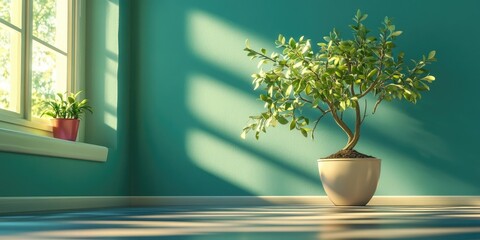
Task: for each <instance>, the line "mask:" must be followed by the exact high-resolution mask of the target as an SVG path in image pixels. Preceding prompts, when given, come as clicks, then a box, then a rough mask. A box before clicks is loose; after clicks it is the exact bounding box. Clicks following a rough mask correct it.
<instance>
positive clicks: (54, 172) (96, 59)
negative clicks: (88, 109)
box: [0, 0, 130, 196]
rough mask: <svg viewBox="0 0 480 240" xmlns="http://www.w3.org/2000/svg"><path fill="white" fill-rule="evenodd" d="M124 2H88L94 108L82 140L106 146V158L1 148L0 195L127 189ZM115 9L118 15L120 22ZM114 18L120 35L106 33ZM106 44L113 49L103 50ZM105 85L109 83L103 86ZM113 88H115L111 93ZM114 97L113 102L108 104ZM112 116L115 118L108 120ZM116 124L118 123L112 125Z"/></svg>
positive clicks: (86, 193) (119, 192) (113, 25)
mask: <svg viewBox="0 0 480 240" xmlns="http://www.w3.org/2000/svg"><path fill="white" fill-rule="evenodd" d="M119 3H121V4H119ZM125 4H128V1H115V0H105V1H98V0H95V1H88V2H87V16H86V19H87V38H86V56H87V57H86V64H85V68H86V74H85V77H86V85H87V88H88V89H89V90H88V91H87V97H88V98H89V99H90V100H91V102H92V104H93V105H94V108H95V113H94V115H91V116H88V118H87V125H88V126H89V127H88V129H87V135H86V140H87V142H90V143H95V144H100V145H103V146H106V147H108V148H109V155H108V160H107V162H106V163H97V162H91V161H81V160H71V159H60V158H50V157H41V156H32V155H23V154H14V153H4V152H0V173H1V174H0V196H109V195H121V196H123V195H128V182H129V178H128V172H127V169H128V161H127V160H128V154H129V153H128V146H127V145H128V128H127V121H128V108H129V107H128V91H127V87H128V84H127V82H128V81H127V79H128V78H129V75H130V72H129V68H128V65H129V64H128V59H129V56H128V53H129V51H128V46H129V38H128V34H127V32H126V30H128V24H126V23H127V22H128V12H127V11H125V10H126V6H125ZM119 5H120V6H119ZM107 12H108V14H106V13H107ZM119 15H121V16H122V18H120V22H119V20H118V16H119ZM107 24H108V25H107ZM118 24H120V26H123V28H122V27H121V28H120V33H119V36H106V35H107V33H111V32H112V31H115V29H118ZM106 40H108V41H109V42H108V43H109V46H106V43H107V41H106ZM117 42H118V45H119V46H120V47H117ZM124 46H125V47H124ZM107 47H108V48H111V49H110V50H109V51H107V50H106V49H107ZM119 52H121V53H120V54H119ZM118 66H127V67H119V68H118V71H117V69H116V67H118ZM107 81H108V84H107ZM105 86H108V87H110V88H109V89H104V87H105ZM114 87H115V88H114ZM106 90H108V94H107V95H105V94H104V93H105V91H106ZM112 93H115V94H113V96H112ZM106 96H108V98H107V97H106ZM115 96H116V97H115ZM116 98H118V100H117V99H116ZM112 102H114V103H116V106H112V104H111V103H112ZM105 113H108V114H109V115H106V114H105ZM105 118H107V120H108V121H106V120H105ZM115 118H116V119H118V121H116V124H114V122H115V121H114V120H112V119H115ZM114 125H116V129H112V127H111V126H114Z"/></svg>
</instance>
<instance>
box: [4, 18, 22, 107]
mask: <svg viewBox="0 0 480 240" xmlns="http://www.w3.org/2000/svg"><path fill="white" fill-rule="evenodd" d="M21 45H22V44H21V33H19V32H17V31H16V30H13V29H11V28H9V27H8V26H5V25H4V24H2V23H1V22H0V109H4V110H9V111H12V112H17V113H20V83H21V53H22V52H21Z"/></svg>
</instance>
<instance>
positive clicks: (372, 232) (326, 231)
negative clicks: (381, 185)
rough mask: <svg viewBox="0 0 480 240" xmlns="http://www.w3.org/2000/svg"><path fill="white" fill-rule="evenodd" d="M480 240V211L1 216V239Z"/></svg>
mask: <svg viewBox="0 0 480 240" xmlns="http://www.w3.org/2000/svg"><path fill="white" fill-rule="evenodd" d="M68 238H77V239H78V238H81V239H85V238H87V239H88V238H91V239H144V238H150V239H191V240H194V239H195V240H200V239H201V240H204V239H205V240H207V239H209V240H210V239H227V240H228V239H233V240H236V239H238V240H249V239H480V207H460V206H459V207H419V206H415V207H404V206H402V207H371V206H370V207H326V206H305V205H302V206H291V205H285V206H264V207H260V206H258V207H252V206H249V207H163V208H117V209H102V210H90V211H75V212H64V213H44V214H28V215H27V214H23V215H15V216H0V239H68Z"/></svg>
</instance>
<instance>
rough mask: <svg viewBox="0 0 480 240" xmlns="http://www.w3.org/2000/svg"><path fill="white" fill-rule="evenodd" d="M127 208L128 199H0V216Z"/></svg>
mask: <svg viewBox="0 0 480 240" xmlns="http://www.w3.org/2000/svg"><path fill="white" fill-rule="evenodd" d="M126 206H129V197H120V196H119V197H116V196H115V197H98V196H93V197H0V214H5V213H20V212H39V211H58V210H75V209H89V208H108V207H126Z"/></svg>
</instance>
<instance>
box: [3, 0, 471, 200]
mask: <svg viewBox="0 0 480 240" xmlns="http://www.w3.org/2000/svg"><path fill="white" fill-rule="evenodd" d="M384 5H385V3H384V1H381V0H371V1H363V2H360V1H354V0H349V1H347V0H342V1H313V0H309V1H303V2H302V3H293V2H292V1H286V0H278V1H275V3H273V2H270V1H254V0H245V1H236V2H233V1H222V0H204V1H195V0H184V1H174V0H136V1H128V0H102V1H99V0H90V1H88V2H87V16H86V18H87V39H86V46H85V49H86V70H87V71H86V75H85V78H86V82H87V86H86V87H87V89H88V91H87V97H88V98H89V99H90V100H91V102H92V104H93V105H94V107H95V109H96V111H95V114H94V115H92V116H89V117H88V118H87V125H88V129H87V135H86V140H87V141H88V142H90V143H95V144H100V145H104V146H107V147H109V157H108V161H107V162H106V163H95V162H89V161H79V160H69V159H57V158H48V157H40V156H32V155H21V154H13V153H3V152H2V153H0V169H1V170H0V172H1V174H0V196H82V195H84V196H91V195H129V194H131V195H158V196H171V195H178V196H182V195H205V196H209V195H323V194H324V193H323V190H322V188H321V185H320V181H319V180H318V173H317V168H316V161H315V160H316V159H317V158H319V157H322V156H325V155H328V154H330V153H332V152H335V151H336V150H338V149H339V148H340V147H342V146H343V144H344V141H345V139H344V136H343V133H341V132H340V131H339V130H338V129H337V127H336V126H335V124H334V123H333V122H332V121H331V120H330V119H326V120H325V121H323V122H322V124H321V126H320V127H319V130H318V132H317V136H316V140H315V141H314V142H313V141H311V140H310V139H305V138H303V137H302V136H301V135H300V134H299V133H291V132H290V131H288V130H287V129H284V128H276V129H270V132H269V134H267V135H263V136H262V138H261V140H260V141H255V140H253V139H252V137H251V136H250V137H249V138H248V139H247V140H241V139H240V138H239V134H240V131H241V129H242V127H243V126H244V125H245V123H246V122H247V117H248V116H249V115H253V114H256V113H258V112H259V111H260V110H261V108H262V105H261V103H260V102H259V101H257V100H255V99H256V98H257V93H255V92H253V91H252V89H251V85H250V77H249V76H250V74H251V73H252V72H254V71H255V70H256V66H255V65H256V64H255V63H254V62H250V61H249V60H248V58H247V57H245V54H244V53H243V51H242V49H243V47H244V40H245V39H246V38H249V39H250V40H251V42H252V45H253V47H255V48H260V47H265V46H267V47H268V48H269V49H273V47H272V42H273V40H274V39H275V38H276V37H277V35H278V33H283V34H284V35H286V36H295V37H299V36H300V35H306V37H308V38H311V39H314V40H319V39H321V37H322V36H323V35H325V34H326V33H327V32H328V31H329V30H331V28H333V27H337V28H338V29H339V30H340V31H341V32H342V33H343V35H347V36H348V34H349V31H348V29H347V28H346V26H347V24H349V23H350V21H351V20H350V19H351V17H352V15H353V13H354V12H355V11H356V9H358V8H360V9H362V10H364V11H365V12H367V13H368V14H369V15H370V17H369V19H368V23H369V25H370V26H371V28H372V29H375V28H376V27H377V26H378V23H379V22H380V21H381V19H382V18H383V17H384V16H385V15H388V16H391V17H394V18H395V19H396V21H395V23H396V25H397V27H398V28H399V29H401V30H403V31H404V34H403V36H402V37H401V38H400V39H399V42H398V45H399V48H400V49H402V50H404V51H405V52H406V53H407V57H412V58H417V57H419V56H420V54H421V53H426V52H428V51H429V50H432V49H435V50H437V54H438V59H439V62H438V63H436V64H435V65H433V66H432V67H431V68H430V70H431V71H432V72H433V73H435V75H436V76H437V79H438V80H437V81H436V82H435V83H434V85H433V86H432V91H431V92H429V93H427V94H425V95H424V98H423V99H422V101H420V102H419V103H418V104H417V105H416V106H414V105H409V104H404V103H391V104H384V105H382V106H380V108H379V111H378V113H377V114H376V116H374V117H370V118H368V119H367V120H366V124H365V128H364V132H363V138H362V139H361V142H360V144H359V146H358V150H359V151H362V152H366V153H369V154H372V155H375V156H377V157H379V158H381V159H382V160H383V162H382V164H383V166H382V176H381V179H380V185H379V189H378V191H377V194H378V195H479V194H480V188H479V187H478V182H480V162H479V161H478V156H476V154H475V149H476V148H477V145H478V143H477V142H476V140H475V139H476V135H477V134H478V133H480V128H479V127H478V124H477V123H478V122H480V113H479V111H478V110H479V108H478V105H477V103H478V99H477V97H476V95H477V94H476V91H477V89H479V88H480V81H478V77H477V74H476V66H477V65H478V64H479V61H478V60H477V56H479V55H480V46H479V45H478V44H476V43H478V42H480V29H479V28H478V27H477V26H476V22H475V19H476V10H477V9H479V7H480V3H477V2H475V1H457V2H455V4H452V3H450V2H442V1H434V0H424V1H413V0H408V1H395V2H392V3H389V4H387V5H386V6H384ZM383 6H384V7H383ZM117 30H118V32H117Z"/></svg>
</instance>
